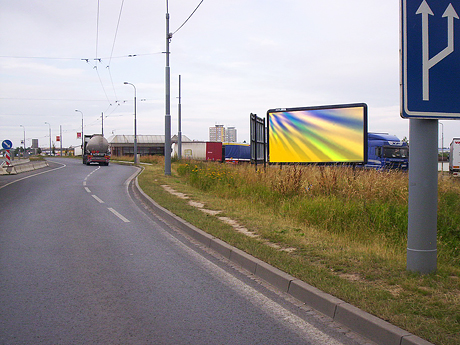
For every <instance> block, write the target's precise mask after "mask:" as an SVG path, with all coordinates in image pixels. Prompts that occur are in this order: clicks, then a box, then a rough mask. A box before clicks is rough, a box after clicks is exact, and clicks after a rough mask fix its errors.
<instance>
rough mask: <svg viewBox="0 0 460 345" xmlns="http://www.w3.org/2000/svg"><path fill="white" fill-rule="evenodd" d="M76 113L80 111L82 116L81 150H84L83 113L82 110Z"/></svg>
mask: <svg viewBox="0 0 460 345" xmlns="http://www.w3.org/2000/svg"><path fill="white" fill-rule="evenodd" d="M75 111H78V112H79V113H80V114H81V149H82V150H83V140H84V138H85V136H84V135H83V112H81V111H80V110H78V109H76V110H75Z"/></svg>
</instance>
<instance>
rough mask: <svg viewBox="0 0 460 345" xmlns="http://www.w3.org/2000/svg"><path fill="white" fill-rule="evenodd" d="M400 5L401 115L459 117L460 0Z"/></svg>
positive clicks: (425, 0)
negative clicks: (459, 14)
mask: <svg viewBox="0 0 460 345" xmlns="http://www.w3.org/2000/svg"><path fill="white" fill-rule="evenodd" d="M401 5H402V9H401V16H402V18H401V25H402V30H401V33H402V39H401V72H402V76H401V77H402V84H401V93H402V94H401V98H402V99H401V101H402V106H401V108H402V109H401V116H402V117H407V118H425V119H430V118H431V119H446V118H460V20H459V16H458V14H457V11H459V12H458V13H460V0H401Z"/></svg>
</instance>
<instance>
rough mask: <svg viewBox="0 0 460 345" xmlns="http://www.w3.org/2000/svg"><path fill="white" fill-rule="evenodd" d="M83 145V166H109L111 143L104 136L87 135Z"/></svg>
mask: <svg viewBox="0 0 460 345" xmlns="http://www.w3.org/2000/svg"><path fill="white" fill-rule="evenodd" d="M83 145H84V146H83V164H86V165H90V164H91V163H99V165H109V161H110V151H109V142H108V141H107V139H106V138H104V137H103V136H102V134H92V135H85V140H84V144H83Z"/></svg>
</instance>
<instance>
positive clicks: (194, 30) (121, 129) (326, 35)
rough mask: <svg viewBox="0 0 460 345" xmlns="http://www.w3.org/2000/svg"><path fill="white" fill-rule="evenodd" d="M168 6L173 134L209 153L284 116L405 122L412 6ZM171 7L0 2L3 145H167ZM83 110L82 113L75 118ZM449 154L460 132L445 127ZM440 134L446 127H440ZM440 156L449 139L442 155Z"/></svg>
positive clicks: (405, 129)
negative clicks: (340, 108) (210, 145)
mask: <svg viewBox="0 0 460 345" xmlns="http://www.w3.org/2000/svg"><path fill="white" fill-rule="evenodd" d="M200 2H201V0H169V6H168V9H169V14H170V21H169V25H170V32H171V33H173V36H172V39H171V42H170V52H171V54H170V68H171V133H172V134H176V133H177V131H178V101H179V100H178V96H179V75H180V76H181V85H182V88H181V109H182V134H183V135H186V136H187V137H189V138H190V139H192V140H208V139H209V127H213V126H215V125H216V124H221V125H224V126H226V127H230V126H232V127H236V128H237V131H238V141H239V142H243V141H246V142H249V118H250V113H255V114H257V115H258V116H260V117H265V116H266V113H267V110H268V109H272V108H290V107H309V106H323V105H336V104H349V103H366V104H367V105H368V112H369V113H368V121H369V123H368V130H369V131H372V132H386V133H390V134H394V135H396V136H398V137H399V138H400V139H402V138H404V137H409V120H407V119H402V118H401V117H400V91H399V80H400V77H399V70H400V63H399V44H400V43H399V41H400V39H399V36H400V29H399V28H400V24H399V15H400V4H399V0H385V1H381V0H351V1H344V0H322V1H317V0H315V1H313V0H286V1H275V0H219V1H215V0H214V1H213V0H203V1H202V3H201V5H200V6H199V7H198V9H197V10H196V12H195V13H194V14H193V15H192V16H191V17H190V19H189V20H188V21H187V22H186V23H185V25H183V26H182V27H181V25H182V24H183V23H184V22H185V21H186V20H187V18H188V17H189V16H190V15H191V14H192V12H193V11H194V10H195V9H196V8H197V6H198V5H199V3H200ZM165 51H166V0H60V1H55V0H14V1H11V0H0V121H1V124H0V141H3V140H5V139H9V140H11V141H12V142H13V146H14V147H17V146H22V144H21V140H23V138H24V134H25V137H26V146H27V147H29V146H31V140H32V139H38V141H39V146H40V147H48V146H49V139H50V137H49V130H50V129H51V132H52V134H51V139H52V142H53V143H54V144H55V145H56V146H57V147H59V145H60V143H59V142H56V136H57V135H59V134H60V130H61V128H62V145H63V146H64V147H68V146H71V145H73V146H76V145H79V144H80V143H81V139H77V132H81V126H82V118H83V122H84V129H83V131H84V133H85V134H93V133H101V130H102V123H101V118H102V116H103V117H104V135H105V136H106V137H110V136H111V135H112V134H115V135H122V134H125V135H130V134H133V133H134V115H133V114H134V90H135V89H134V87H132V86H131V85H125V84H124V82H125V81H126V82H129V83H132V84H134V85H135V88H136V95H137V133H138V134H139V135H164V133H165V124H164V123H165V66H166V56H165V55H166V54H164V52H165ZM76 110H78V111H76ZM441 123H443V131H442V133H443V134H444V146H445V147H447V146H448V144H449V143H450V141H451V140H452V138H453V137H460V122H459V121H454V120H442V121H441ZM440 128H441V127H440ZM438 146H441V131H440V134H439V145H438Z"/></svg>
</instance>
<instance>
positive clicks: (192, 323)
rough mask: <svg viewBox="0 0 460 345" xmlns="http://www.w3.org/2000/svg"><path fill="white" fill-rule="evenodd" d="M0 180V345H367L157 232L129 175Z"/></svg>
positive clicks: (83, 170) (93, 171)
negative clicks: (129, 182)
mask: <svg viewBox="0 0 460 345" xmlns="http://www.w3.org/2000/svg"><path fill="white" fill-rule="evenodd" d="M50 161H52V162H54V163H51V164H50V166H49V167H48V168H45V169H41V170H39V171H35V172H29V173H25V174H20V175H16V176H0V344H264V345H267V344H321V345H324V344H331V345H335V344H347V345H357V344H360V345H362V344H368V343H367V342H366V341H365V340H363V339H360V338H359V337H358V336H356V335H354V334H353V333H352V332H349V331H348V330H346V329H343V328H341V327H340V326H339V325H337V324H335V323H333V322H332V321H331V320H329V319H327V318H326V317H322V316H321V315H318V314H317V313H316V312H314V311H312V310H310V309H308V308H307V307H305V306H302V305H301V304H300V303H297V302H296V301H294V300H292V299H290V298H289V297H287V296H284V295H283V294H282V293H279V292H277V291H276V290H274V289H271V288H270V287H269V286H268V285H267V284H264V283H263V282H260V281H258V280H257V279H255V278H253V277H251V276H250V275H249V274H246V273H245V272H243V271H241V270H238V269H237V268H236V267H232V266H231V265H230V264H229V263H227V262H226V261H225V260H223V259H222V258H219V257H218V256H217V255H213V254H212V253H210V252H208V251H207V250H205V249H204V248H202V247H201V246H200V245H198V244H196V243H193V242H190V241H189V240H188V239H187V238H185V237H183V236H182V235H180V234H178V233H177V232H176V231H174V230H173V229H170V228H169V227H168V226H166V225H165V224H163V223H162V222H160V221H159V220H158V219H156V218H155V216H154V215H151V214H149V212H148V211H146V210H145V209H143V208H142V207H139V206H140V203H139V201H137V200H134V199H133V197H132V196H131V195H130V193H129V191H128V187H127V183H126V181H127V180H128V179H130V177H132V176H133V174H135V173H136V172H137V169H136V168H135V167H129V166H122V165H116V164H111V165H109V166H108V167H99V166H86V165H83V164H81V162H80V161H79V160H71V159H58V158H56V159H51V160H50Z"/></svg>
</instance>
